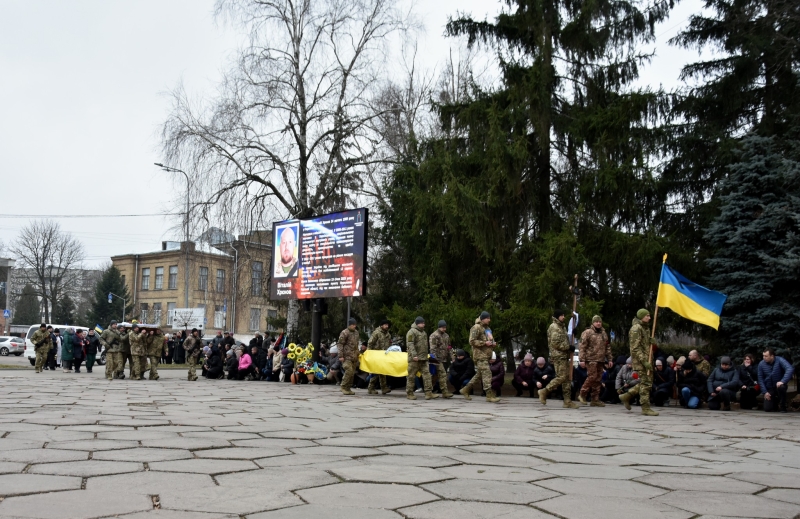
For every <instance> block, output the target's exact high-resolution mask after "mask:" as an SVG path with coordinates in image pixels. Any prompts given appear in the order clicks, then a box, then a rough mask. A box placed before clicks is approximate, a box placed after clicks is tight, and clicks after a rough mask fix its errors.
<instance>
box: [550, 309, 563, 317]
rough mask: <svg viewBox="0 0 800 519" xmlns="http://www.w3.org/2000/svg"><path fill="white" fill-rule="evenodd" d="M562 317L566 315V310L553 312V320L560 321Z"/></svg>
mask: <svg viewBox="0 0 800 519" xmlns="http://www.w3.org/2000/svg"><path fill="white" fill-rule="evenodd" d="M562 315H564V310H561V309H560V308H559V309H558V310H556V311H555V312H553V318H554V319H558V318H559V317H561V316H562Z"/></svg>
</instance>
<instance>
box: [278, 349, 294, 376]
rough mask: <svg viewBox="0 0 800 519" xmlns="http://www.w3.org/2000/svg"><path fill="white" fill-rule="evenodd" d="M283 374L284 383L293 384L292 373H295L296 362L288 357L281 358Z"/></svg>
mask: <svg viewBox="0 0 800 519" xmlns="http://www.w3.org/2000/svg"><path fill="white" fill-rule="evenodd" d="M281 372H282V373H283V381H284V382H291V381H292V373H294V360H292V359H290V358H289V357H288V356H287V355H284V356H283V358H281Z"/></svg>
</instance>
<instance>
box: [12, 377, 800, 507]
mask: <svg viewBox="0 0 800 519" xmlns="http://www.w3.org/2000/svg"><path fill="white" fill-rule="evenodd" d="M96 375H97V376H95V374H92V375H91V376H86V377H69V376H62V375H61V374H60V373H58V372H56V373H49V372H48V373H45V374H43V375H42V374H40V375H39V376H34V374H33V372H32V371H31V372H26V371H2V370H0V391H2V390H3V389H7V388H11V387H13V389H14V391H13V395H14V397H13V399H11V400H9V401H8V402H3V403H0V497H3V499H2V500H0V518H2V519H11V518H15V517H18V518H26V519H48V518H58V519H61V518H66V517H68V518H73V517H74V518H77V519H83V518H86V519H100V518H103V519H106V518H109V519H110V518H112V517H114V518H117V517H119V518H123V517H128V518H133V519H148V518H152V519H158V518H163V519H184V518H187V519H188V518H198V519H221V518H224V519H232V518H239V519H243V518H244V519H256V518H257V519H265V518H266V519H270V518H280V519H293V518H298V517H303V518H304V519H305V518H307V517H348V518H349V519H362V518H363V519H366V518H370V519H399V518H401V517H405V518H406V519H427V518H430V519H433V518H435V519H440V518H443V517H456V518H458V519H478V518H487V519H489V518H491V519H497V518H501V517H502V518H513V517H521V518H526V519H529V518H530V519H541V518H550V519H554V518H560V519H585V518H589V519H603V518H605V517H608V518H611V519H625V518H628V517H630V518H636V519H640V518H641V517H659V518H665V519H689V518H692V517H694V518H696V519H699V518H701V517H702V519H712V518H716V519H722V518H734V517H736V518H739V519H741V518H743V517H750V518H770V519H777V518H794V517H796V516H798V514H800V498H798V497H797V496H798V491H800V483H798V481H800V462H798V461H797V460H798V459H800V434H798V433H797V430H800V414H798V413H789V414H786V415H784V414H774V415H770V414H765V413H762V412H755V411H750V412H746V411H732V412H730V413H709V412H706V411H696V412H687V411H686V410H683V409H676V408H664V409H662V414H661V416H659V417H653V418H646V417H642V416H641V415H639V414H637V413H630V412H627V411H625V410H624V409H623V408H622V406H607V407H605V408H602V409H595V408H586V407H584V408H581V409H577V410H568V409H562V408H560V405H558V404H559V403H558V402H555V401H554V402H552V404H553V405H548V406H546V407H543V406H541V404H540V403H539V402H538V400H536V399H527V398H517V399H515V398H510V399H508V398H506V399H503V402H502V403H501V404H499V405H492V404H489V403H487V402H485V401H484V400H483V399H477V398H476V399H474V400H473V401H472V402H466V401H464V400H463V399H459V398H454V399H451V400H447V401H443V400H437V401H433V402H425V401H415V402H409V401H407V400H406V399H405V395H404V394H402V393H400V392H393V393H391V394H389V395H387V396H381V397H372V396H368V395H366V392H365V391H361V390H358V391H357V395H356V396H355V397H347V398H345V397H343V396H342V395H341V394H340V393H339V392H338V391H336V388H335V387H318V386H311V387H309V386H292V385H280V384H272V383H255V382H252V383H244V382H241V383H240V382H232V381H206V380H200V381H197V382H195V383H190V382H188V381H186V380H184V379H185V372H176V371H170V370H162V373H161V379H160V380H159V381H141V382H133V381H128V380H122V381H112V382H108V381H106V380H105V379H104V378H103V377H102V376H101V374H100V373H98V374H96ZM15 492H16V493H17V495H14V493H15ZM29 492H30V493H29ZM28 493H29V494H28ZM22 494H25V495H22ZM159 507H160V508H159Z"/></svg>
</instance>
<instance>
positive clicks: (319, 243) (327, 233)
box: [269, 208, 367, 300]
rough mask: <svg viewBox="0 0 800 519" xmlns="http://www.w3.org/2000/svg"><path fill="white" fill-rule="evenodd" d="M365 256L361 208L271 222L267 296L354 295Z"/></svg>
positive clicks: (364, 221) (361, 284)
mask: <svg viewBox="0 0 800 519" xmlns="http://www.w3.org/2000/svg"><path fill="white" fill-rule="evenodd" d="M366 258H367V210H366V209H365V208H362V209H353V210H351V211H344V212H342V213H331V214H326V215H322V216H317V217H314V218H309V219H306V220H286V221H283V222H275V223H273V224H272V266H271V270H270V283H269V296H270V299H271V300H278V299H312V298H317V297H347V296H360V295H361V294H363V293H364V290H365V287H364V283H365V281H366V276H365V272H366Z"/></svg>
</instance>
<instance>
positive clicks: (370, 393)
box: [367, 387, 378, 395]
mask: <svg viewBox="0 0 800 519" xmlns="http://www.w3.org/2000/svg"><path fill="white" fill-rule="evenodd" d="M367 394H368V395H377V394H378V390H377V389H375V388H374V387H371V388H369V389H368V390H367Z"/></svg>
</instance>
